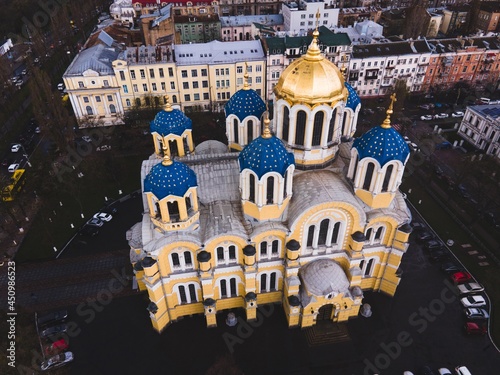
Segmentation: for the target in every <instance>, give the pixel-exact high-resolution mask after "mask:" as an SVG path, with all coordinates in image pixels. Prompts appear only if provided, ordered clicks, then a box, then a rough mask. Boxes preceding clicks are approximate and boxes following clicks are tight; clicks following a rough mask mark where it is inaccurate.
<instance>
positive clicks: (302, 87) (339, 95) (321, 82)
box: [274, 30, 347, 105]
mask: <svg viewBox="0 0 500 375" xmlns="http://www.w3.org/2000/svg"><path fill="white" fill-rule="evenodd" d="M318 36H319V32H318V30H315V31H314V33H313V40H312V42H311V44H310V45H309V48H308V49H307V53H306V54H305V55H304V56H302V57H300V58H299V59H297V60H295V61H294V62H292V63H291V64H290V65H289V66H288V68H286V69H285V71H284V72H283V74H282V75H281V77H280V79H279V81H278V84H277V85H276V87H275V88H274V94H275V95H276V99H286V100H288V101H290V102H292V103H304V104H309V105H315V104H318V103H333V102H337V101H339V100H346V99H347V89H346V87H345V85H344V77H343V75H342V73H341V72H340V70H339V68H338V67H337V66H336V65H335V64H334V63H332V62H331V61H329V60H328V59H325V58H324V56H323V55H322V54H321V51H320V49H319V47H318Z"/></svg>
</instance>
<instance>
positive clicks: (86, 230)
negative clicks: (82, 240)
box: [79, 225, 99, 237]
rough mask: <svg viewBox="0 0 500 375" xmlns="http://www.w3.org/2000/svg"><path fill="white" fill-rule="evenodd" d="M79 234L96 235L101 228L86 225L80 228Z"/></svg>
mask: <svg viewBox="0 0 500 375" xmlns="http://www.w3.org/2000/svg"><path fill="white" fill-rule="evenodd" d="M79 234H80V236H88V237H94V236H97V235H98V234H99V229H97V227H94V226H92V225H84V226H83V228H82V229H80V232H79Z"/></svg>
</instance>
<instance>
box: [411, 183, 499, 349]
mask: <svg viewBox="0 0 500 375" xmlns="http://www.w3.org/2000/svg"><path fill="white" fill-rule="evenodd" d="M421 183H422V181H421V180H419V178H418V176H417V175H416V174H413V175H412V176H409V177H408V178H407V179H406V180H405V181H404V183H403V184H402V187H401V189H402V190H403V191H405V192H408V189H410V188H411V193H408V199H409V200H410V202H411V203H412V204H413V205H414V206H415V208H416V209H417V210H418V211H419V212H420V214H421V215H422V216H423V217H424V218H425V220H426V221H427V222H428V223H429V224H430V225H431V226H432V228H433V229H434V230H435V231H436V232H437V233H438V234H439V236H440V237H441V238H442V239H444V240H447V239H450V238H451V239H453V240H454V242H455V244H454V245H453V246H452V247H451V250H452V251H453V253H454V254H455V255H456V256H457V258H458V259H460V261H461V262H462V263H463V264H464V265H465V266H466V267H467V269H468V270H469V271H470V272H471V273H472V275H473V276H474V277H475V278H476V279H477V280H478V281H479V282H480V283H482V284H483V285H484V287H485V288H486V291H487V293H488V296H489V297H490V299H491V303H492V319H491V334H492V337H493V340H494V341H495V342H496V343H499V342H500V325H499V324H498V322H499V321H500V309H498V308H495V306H500V291H499V290H498V289H497V286H498V285H500V272H498V266H497V265H496V264H495V263H494V261H493V260H491V259H487V261H488V262H489V263H490V265H489V266H487V267H482V266H479V265H478V260H477V258H476V257H475V256H471V255H469V254H467V252H466V250H465V249H463V248H462V247H461V246H460V245H461V244H465V243H468V244H471V245H472V248H474V249H475V250H479V251H480V252H481V253H483V254H484V252H482V251H481V248H480V246H479V245H478V244H477V243H475V242H474V241H472V240H471V239H470V237H469V236H468V235H467V233H466V232H465V231H464V230H463V229H462V228H461V227H460V226H459V225H458V224H457V223H456V222H455V221H454V220H453V219H452V218H451V217H450V215H449V214H448V213H447V212H446V211H445V210H444V209H442V208H441V206H440V205H439V203H438V202H436V200H435V199H434V198H433V196H431V195H430V194H429V193H428V192H427V191H426V190H425V188H424V187H423V186H422V185H421ZM419 202H420V203H419ZM495 250H497V249H495ZM484 255H486V254H484ZM495 255H496V256H498V254H495Z"/></svg>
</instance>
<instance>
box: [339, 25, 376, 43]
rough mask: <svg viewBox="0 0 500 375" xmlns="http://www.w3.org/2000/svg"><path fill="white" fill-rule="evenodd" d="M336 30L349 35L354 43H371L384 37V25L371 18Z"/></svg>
mask: <svg viewBox="0 0 500 375" xmlns="http://www.w3.org/2000/svg"><path fill="white" fill-rule="evenodd" d="M334 31H335V32H336V33H346V34H347V35H349V39H351V42H352V44H353V45H354V44H370V43H373V42H375V41H379V40H380V39H381V38H383V37H384V35H383V32H384V27H383V26H382V25H380V24H378V23H376V22H373V21H370V20H366V21H362V22H358V23H356V24H355V25H354V26H349V27H338V28H335V30H334Z"/></svg>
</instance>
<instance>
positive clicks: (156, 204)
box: [155, 202, 161, 219]
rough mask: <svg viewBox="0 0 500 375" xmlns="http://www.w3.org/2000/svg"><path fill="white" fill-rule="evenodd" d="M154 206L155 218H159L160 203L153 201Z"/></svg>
mask: <svg viewBox="0 0 500 375" xmlns="http://www.w3.org/2000/svg"><path fill="white" fill-rule="evenodd" d="M155 208H156V215H155V218H157V219H160V218H161V210H160V203H159V202H155Z"/></svg>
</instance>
